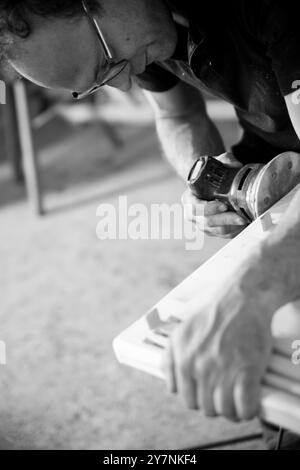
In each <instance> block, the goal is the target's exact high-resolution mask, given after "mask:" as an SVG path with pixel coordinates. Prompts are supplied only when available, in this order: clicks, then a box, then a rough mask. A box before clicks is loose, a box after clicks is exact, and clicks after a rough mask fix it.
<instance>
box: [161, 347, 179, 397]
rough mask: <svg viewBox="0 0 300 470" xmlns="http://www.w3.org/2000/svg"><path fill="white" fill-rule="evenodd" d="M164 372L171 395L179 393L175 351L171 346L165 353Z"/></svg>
mask: <svg viewBox="0 0 300 470" xmlns="http://www.w3.org/2000/svg"><path fill="white" fill-rule="evenodd" d="M162 370H163V373H164V374H165V378H166V386H167V390H168V391H169V392H170V393H176V392H177V387H176V376H175V367H174V358H173V351H172V347H171V345H168V347H167V349H166V351H165V353H164V356H163V363H162Z"/></svg>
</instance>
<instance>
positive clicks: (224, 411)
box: [213, 380, 237, 421]
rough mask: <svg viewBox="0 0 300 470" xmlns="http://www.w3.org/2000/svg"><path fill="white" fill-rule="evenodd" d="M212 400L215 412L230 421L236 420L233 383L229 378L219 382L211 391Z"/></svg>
mask: <svg viewBox="0 0 300 470" xmlns="http://www.w3.org/2000/svg"><path fill="white" fill-rule="evenodd" d="M213 401H214V407H215V410H216V413H217V414H218V415H220V416H224V417H225V418H227V419H229V420H231V421H237V413H236V409H235V403H234V396H233V385H232V382H231V381H229V380H223V381H222V382H221V383H219V384H218V385H217V386H216V388H215V390H214V392H213Z"/></svg>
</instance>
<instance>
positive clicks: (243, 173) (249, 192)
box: [188, 152, 300, 222]
mask: <svg viewBox="0 0 300 470" xmlns="http://www.w3.org/2000/svg"><path fill="white" fill-rule="evenodd" d="M298 183H300V154H298V153H295V152H284V153H281V154H280V155H277V156H276V157H275V158H273V160H271V161H270V162H269V163H268V164H267V165H263V164H261V163H249V164H247V165H245V166H243V167H241V168H230V167H228V166H226V165H224V164H223V163H221V162H219V161H218V160H216V159H215V158H213V157H201V158H199V159H198V160H196V161H195V163H194V165H193V166H192V168H191V170H190V173H189V176H188V185H189V187H190V188H191V191H192V193H193V194H194V195H195V196H196V197H198V198H199V199H203V200H205V201H213V200H215V199H217V200H220V201H223V202H225V203H226V204H227V205H228V207H229V208H230V209H232V210H234V211H235V212H237V213H238V214H239V215H240V216H242V217H243V218H244V219H245V220H246V221H247V222H252V221H253V220H254V219H256V218H257V217H259V216H260V215H261V214H263V213H264V212H265V211H266V210H267V209H269V208H270V207H271V206H272V205H273V204H275V203H276V202H277V201H279V199H281V198H282V197H283V196H285V195H286V194H287V193H288V192H289V191H291V190H292V189H293V188H294V187H295V186H296V185H297V184H298Z"/></svg>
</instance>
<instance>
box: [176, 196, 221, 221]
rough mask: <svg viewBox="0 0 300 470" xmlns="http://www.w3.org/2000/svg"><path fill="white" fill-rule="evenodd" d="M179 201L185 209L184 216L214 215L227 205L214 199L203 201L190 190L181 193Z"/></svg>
mask: <svg viewBox="0 0 300 470" xmlns="http://www.w3.org/2000/svg"><path fill="white" fill-rule="evenodd" d="M181 202H182V204H183V207H184V210H185V214H184V216H185V218H192V217H194V216H207V215H214V214H218V213H222V212H226V211H227V210H228V206H227V205H226V204H225V203H224V202H220V201H216V200H214V201H203V200H201V199H198V198H197V197H196V196H194V195H193V194H192V193H191V192H190V191H188V192H187V191H186V192H185V193H183V195H182V197H181ZM186 216H187V217H186Z"/></svg>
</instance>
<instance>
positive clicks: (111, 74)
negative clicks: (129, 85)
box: [101, 60, 128, 86]
mask: <svg viewBox="0 0 300 470" xmlns="http://www.w3.org/2000/svg"><path fill="white" fill-rule="evenodd" d="M127 64H128V62H127V60H122V61H121V62H118V63H117V64H114V65H111V66H110V67H109V69H108V70H107V71H106V72H105V73H104V75H103V77H102V80H101V86H103V85H105V84H106V83H107V82H110V80H113V79H114V78H116V77H117V76H118V75H119V74H120V73H122V72H123V70H124V69H125V67H126V65H127Z"/></svg>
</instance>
